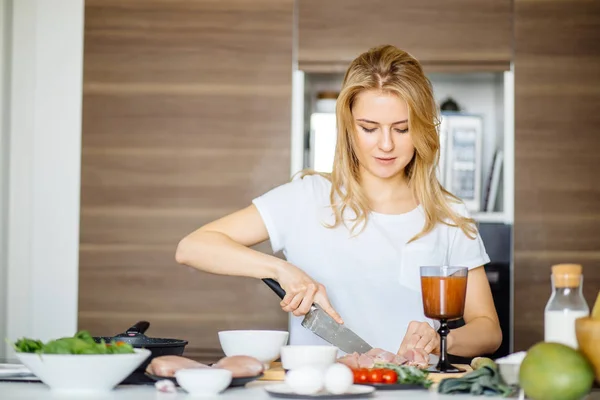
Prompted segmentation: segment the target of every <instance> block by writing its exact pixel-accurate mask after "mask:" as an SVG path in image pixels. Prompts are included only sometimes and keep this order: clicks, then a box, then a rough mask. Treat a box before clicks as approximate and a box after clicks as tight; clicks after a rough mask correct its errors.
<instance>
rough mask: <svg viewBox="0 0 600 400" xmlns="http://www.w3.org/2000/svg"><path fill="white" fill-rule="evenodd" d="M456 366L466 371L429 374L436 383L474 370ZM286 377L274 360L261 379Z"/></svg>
mask: <svg viewBox="0 0 600 400" xmlns="http://www.w3.org/2000/svg"><path fill="white" fill-rule="evenodd" d="M455 366H456V367H458V368H461V369H464V370H465V371H466V372H460V373H456V374H429V379H431V380H432V381H433V382H434V383H439V382H440V381H441V380H442V379H446V378H458V377H461V376H463V375H464V374H466V373H467V372H470V371H472V370H473V369H472V368H471V367H470V366H468V365H466V364H455ZM284 379H285V370H284V369H283V367H282V366H281V363H280V362H274V363H272V364H271V367H270V368H269V369H268V370H266V371H265V372H264V375H263V377H262V378H260V379H259V380H262V381H283V380H284Z"/></svg>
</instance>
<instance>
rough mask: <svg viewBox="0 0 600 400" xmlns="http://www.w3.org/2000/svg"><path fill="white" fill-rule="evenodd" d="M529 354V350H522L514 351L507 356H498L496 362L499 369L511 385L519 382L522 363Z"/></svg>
mask: <svg viewBox="0 0 600 400" xmlns="http://www.w3.org/2000/svg"><path fill="white" fill-rule="evenodd" d="M526 355H527V352H525V351H520V352H518V353H512V354H509V355H507V356H505V357H502V358H498V359H497V360H495V361H494V362H495V363H496V364H498V370H499V371H500V375H501V376H502V379H504V382H506V383H507V384H509V385H517V384H518V383H519V370H520V369H521V363H522V362H523V359H524V358H525V356H526Z"/></svg>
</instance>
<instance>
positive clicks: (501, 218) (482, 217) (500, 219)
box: [471, 211, 512, 224]
mask: <svg viewBox="0 0 600 400" xmlns="http://www.w3.org/2000/svg"><path fill="white" fill-rule="evenodd" d="M471 217H473V219H474V220H475V221H477V222H487V223H503V224H512V221H511V220H510V218H509V217H508V215H507V214H506V213H504V212H501V211H497V212H477V213H472V214H471Z"/></svg>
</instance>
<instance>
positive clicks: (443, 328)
mask: <svg viewBox="0 0 600 400" xmlns="http://www.w3.org/2000/svg"><path fill="white" fill-rule="evenodd" d="M438 333H439V334H440V360H439V362H438V365H437V369H438V370H439V371H442V372H446V371H449V370H452V369H454V367H453V366H452V365H451V364H450V363H449V362H448V340H447V338H448V334H449V333H450V329H449V328H448V322H447V320H445V319H442V320H440V329H438Z"/></svg>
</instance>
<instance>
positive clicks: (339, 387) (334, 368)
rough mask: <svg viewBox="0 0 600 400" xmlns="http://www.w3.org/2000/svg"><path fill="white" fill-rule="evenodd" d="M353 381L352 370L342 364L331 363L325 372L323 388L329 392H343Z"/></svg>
mask: <svg viewBox="0 0 600 400" xmlns="http://www.w3.org/2000/svg"><path fill="white" fill-rule="evenodd" d="M352 383H354V374H353V373H352V370H351V369H350V368H348V367H347V366H345V365H344V364H339V363H336V364H333V365H331V366H330V367H329V368H327V371H326V372H325V389H327V391H328V392H329V393H331V394H343V393H346V392H347V391H348V389H349V388H350V386H352Z"/></svg>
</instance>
